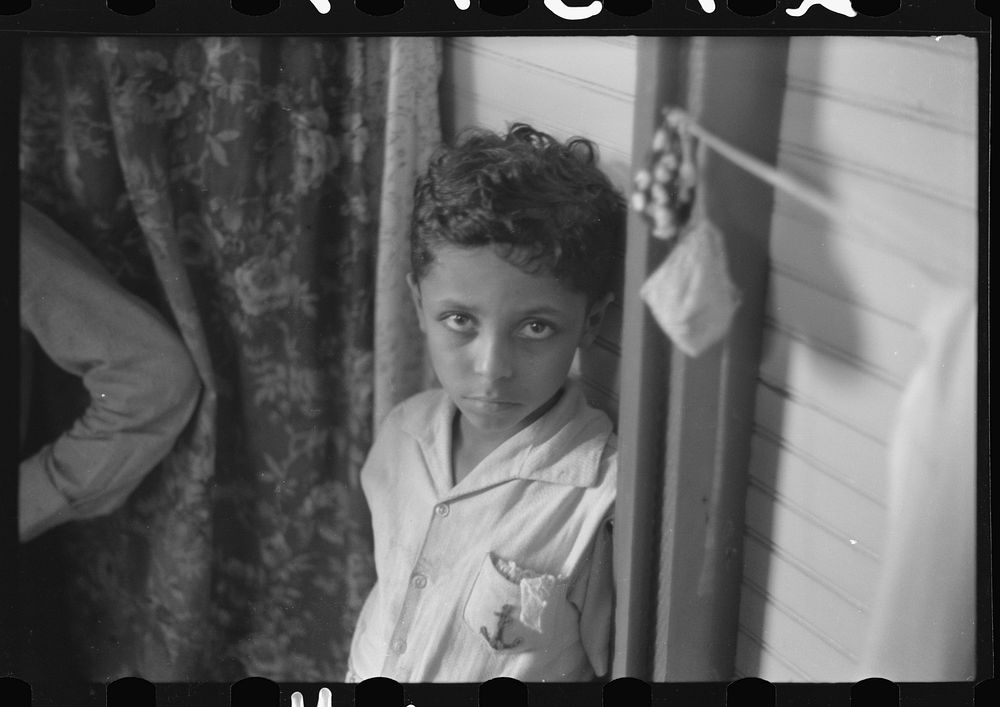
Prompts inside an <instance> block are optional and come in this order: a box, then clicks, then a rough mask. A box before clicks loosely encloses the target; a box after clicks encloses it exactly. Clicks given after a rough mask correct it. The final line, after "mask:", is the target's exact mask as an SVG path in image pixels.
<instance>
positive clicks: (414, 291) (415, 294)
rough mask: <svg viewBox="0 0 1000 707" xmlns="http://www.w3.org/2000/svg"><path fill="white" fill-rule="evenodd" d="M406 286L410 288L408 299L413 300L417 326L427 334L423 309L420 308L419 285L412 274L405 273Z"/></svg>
mask: <svg viewBox="0 0 1000 707" xmlns="http://www.w3.org/2000/svg"><path fill="white" fill-rule="evenodd" d="M406 284H407V285H409V287H410V297H411V298H412V299H413V306H414V308H415V309H416V310H417V324H419V325H420V331H422V332H424V333H427V329H426V328H424V308H423V307H422V306H421V301H420V283H419V282H417V281H416V279H414V277H413V273H412V272H408V273H406Z"/></svg>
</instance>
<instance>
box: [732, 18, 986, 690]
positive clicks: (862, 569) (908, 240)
mask: <svg viewBox="0 0 1000 707" xmlns="http://www.w3.org/2000/svg"><path fill="white" fill-rule="evenodd" d="M977 80H978V78H977V56H976V46H975V44H974V42H973V41H972V40H970V39H968V38H961V37H941V38H937V39H935V38H931V37H926V38H886V37H882V38H878V37H859V38H855V37H829V38H819V37H801V38H795V39H793V40H792V43H791V47H790V56H789V67H788V89H787V93H786V96H785V105H784V115H783V118H782V126H781V140H780V154H779V165H780V167H781V168H782V169H783V170H786V171H788V172H791V173H794V174H797V175H800V176H801V177H803V178H804V179H805V180H806V181H808V182H810V183H812V184H813V185H815V186H818V187H819V188H821V189H822V190H824V191H825V192H826V193H828V194H829V195H831V196H832V197H833V198H834V199H836V200H837V201H838V202H839V203H841V204H842V205H843V209H844V211H845V212H854V213H856V214H866V213H870V214H874V215H876V216H877V217H878V218H879V220H880V221H881V222H883V223H885V224H888V225H889V226H890V227H889V228H888V229H886V230H885V232H884V237H872V236H869V235H866V234H863V233H859V232H858V231H857V230H856V229H852V228H849V227H846V226H844V225H842V224H839V223H834V222H832V221H831V220H829V219H826V218H823V217H820V216H817V215H816V214H815V213H814V212H811V211H810V210H809V209H808V208H806V207H804V206H802V205H801V204H800V203H798V202H796V201H795V200H794V199H792V198H789V197H787V196H785V195H778V197H777V199H776V203H775V209H774V216H773V219H774V220H773V226H772V231H771V275H770V280H769V284H768V289H769V294H768V298H767V305H766V315H765V322H764V326H765V329H764V350H763V355H762V363H761V366H760V372H759V380H758V384H757V395H756V410H755V424H754V434H753V438H752V445H751V456H750V486H749V489H748V494H747V499H746V530H745V536H744V575H743V583H742V592H741V607H740V627H739V637H738V654H737V671H738V675H740V676H744V675H755V676H760V677H764V678H766V679H768V680H772V681H797V680H807V681H822V682H827V681H853V680H855V679H857V677H858V676H857V674H856V673H855V670H856V667H857V662H858V659H859V655H860V653H861V651H862V646H863V642H864V641H865V639H866V637H867V626H868V624H869V621H870V613H869V610H870V607H871V602H872V600H873V598H874V592H875V589H876V586H877V582H878V578H879V568H880V564H881V557H880V553H881V545H882V540H883V537H884V533H885V524H886V480H887V476H886V441H887V434H888V431H889V426H890V425H891V423H892V420H893V416H894V413H895V410H896V406H897V404H898V403H899V400H900V394H901V392H902V390H903V387H904V386H905V384H906V382H907V380H908V377H909V375H910V373H911V371H912V369H913V367H914V365H915V363H916V362H917V361H918V360H919V357H920V356H921V352H922V340H921V337H920V336H919V335H918V332H917V329H916V326H917V322H918V321H919V319H920V317H921V316H922V315H923V313H924V311H925V309H926V307H927V304H928V302H927V297H926V293H927V292H928V291H929V289H930V288H929V284H930V282H931V281H933V280H935V279H938V278H940V277H945V278H952V279H955V280H960V281H965V282H975V278H976V267H977V259H976V249H977V244H978V220H977V218H978V217H977V205H978V201H977V198H978V197H977V178H978V168H977V114H978V113H977V111H978V109H977V103H976V96H977ZM967 522H972V521H971V519H969V520H967Z"/></svg>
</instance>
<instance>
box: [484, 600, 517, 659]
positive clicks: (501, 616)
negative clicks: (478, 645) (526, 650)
mask: <svg viewBox="0 0 1000 707" xmlns="http://www.w3.org/2000/svg"><path fill="white" fill-rule="evenodd" d="M513 611H514V607H513V606H512V605H511V604H504V605H503V606H502V607H501V608H500V611H494V612H493V615H494V616H496V617H497V629H496V633H495V634H494V635H492V636H491V635H490V632H489V630H487V628H486V627H485V626H480V627H479V632H480V633H481V634H483V638H485V639H486V642H487V643H489V644H490V647H491V648H492V649H493V650H496V651H500V650H509V649H511V648H516V647H517V646H519V645H521V639H520V638H515V639H514V640H513V641H511V642H510V643H507V642H506V641H505V640H504V638H503V631H504V629H505V628H507V627H508V626H510V625H511V624H512V623H513V622H514V620H513V619H512V618H511V614H512V613H513Z"/></svg>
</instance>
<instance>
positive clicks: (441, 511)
mask: <svg viewBox="0 0 1000 707" xmlns="http://www.w3.org/2000/svg"><path fill="white" fill-rule="evenodd" d="M434 512H435V513H437V514H438V515H439V516H441V517H442V518H444V517H445V516H446V515H448V514H449V513H451V509H450V508H448V504H447V503H439V504H437V505H436V506H434Z"/></svg>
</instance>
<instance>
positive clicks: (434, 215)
mask: <svg viewBox="0 0 1000 707" xmlns="http://www.w3.org/2000/svg"><path fill="white" fill-rule="evenodd" d="M414 194H415V196H414V209H413V222H412V226H411V229H410V262H411V266H412V268H413V277H414V278H415V279H416V280H417V281H418V282H419V281H420V280H421V279H422V278H423V276H424V275H425V274H426V273H427V270H428V268H429V267H430V265H431V264H432V263H433V262H434V250H435V248H439V247H441V246H444V245H451V246H458V247H474V246H483V245H490V246H493V247H494V248H496V249H497V253H498V254H499V255H500V256H501V257H502V258H504V259H505V260H507V261H508V262H509V263H511V264H512V265H514V266H516V267H519V268H521V269H523V270H525V271H526V272H540V271H544V272H549V273H551V274H552V275H553V276H554V277H556V278H559V279H560V280H562V281H563V282H564V283H566V284H567V285H568V286H569V287H571V288H572V289H574V290H575V291H578V292H582V293H584V294H585V295H587V299H588V301H589V302H593V301H594V300H596V299H597V298H599V297H601V296H603V295H605V294H606V293H608V292H610V291H611V289H612V287H613V282H612V278H613V277H614V275H615V271H616V269H617V268H618V266H619V265H620V262H619V261H620V259H621V250H622V236H623V233H624V226H625V202H624V199H623V198H622V196H621V194H620V193H619V192H618V191H617V190H616V189H615V188H614V187H613V186H612V185H611V182H610V181H609V180H608V178H607V177H606V176H605V175H604V173H603V172H602V171H601V170H600V169H599V168H598V167H597V147H596V146H595V145H594V143H592V142H591V141H590V140H587V139H584V138H580V137H574V138H571V139H570V140H568V141H566V143H560V142H559V141H557V140H556V139H554V138H553V137H551V136H550V135H547V134H545V133H543V132H539V131H537V130H535V129H534V128H532V127H531V126H530V125H525V124H524V123H515V124H513V125H511V126H510V128H509V130H508V132H507V135H506V136H503V135H500V134H497V133H493V132H489V131H485V130H470V131H466V132H464V133H463V134H462V135H460V136H459V139H458V140H457V141H456V144H455V145H454V146H453V147H442V148H440V149H439V150H438V151H437V152H436V153H435V155H434V156H433V157H432V158H431V162H430V165H429V166H428V168H427V171H426V172H425V173H424V175H423V176H422V177H420V178H419V179H418V180H417V184H416V188H415V192H414Z"/></svg>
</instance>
